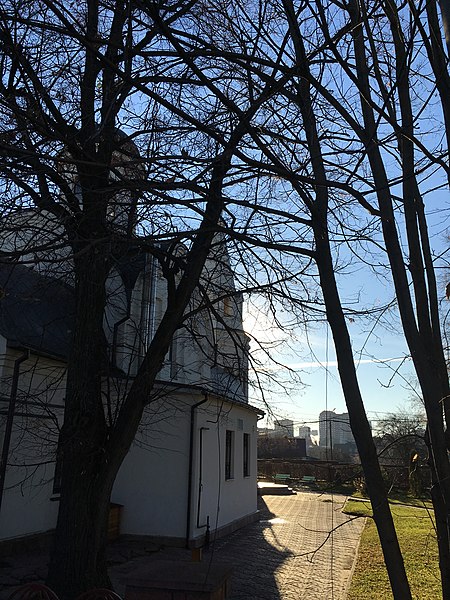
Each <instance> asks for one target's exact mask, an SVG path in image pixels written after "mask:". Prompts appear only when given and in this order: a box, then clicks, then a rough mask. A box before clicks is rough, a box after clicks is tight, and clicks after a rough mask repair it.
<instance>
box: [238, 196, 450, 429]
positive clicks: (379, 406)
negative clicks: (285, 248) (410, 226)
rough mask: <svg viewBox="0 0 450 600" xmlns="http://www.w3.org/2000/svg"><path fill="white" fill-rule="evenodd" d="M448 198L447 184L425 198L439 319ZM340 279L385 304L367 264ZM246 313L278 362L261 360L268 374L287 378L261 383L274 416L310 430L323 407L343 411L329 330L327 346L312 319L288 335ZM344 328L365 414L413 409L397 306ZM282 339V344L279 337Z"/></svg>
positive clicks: (350, 293) (348, 290) (369, 300)
mask: <svg viewBox="0 0 450 600" xmlns="http://www.w3.org/2000/svg"><path fill="white" fill-rule="evenodd" d="M449 199H450V194H449V192H448V190H445V191H439V192H435V193H434V194H433V196H432V197H429V198H428V218H429V229H430V235H431V238H432V244H433V247H434V253H435V256H436V257H440V258H438V259H437V260H436V266H437V267H438V269H437V278H438V295H439V297H440V301H441V307H440V308H441V313H442V315H443V317H445V315H446V313H447V312H448V310H449V308H450V302H449V301H448V300H447V299H446V298H445V284H446V282H447V281H449V280H450V269H449V267H448V256H447V253H448V247H449V242H448V234H447V231H448V227H449V222H448V214H447V211H448V205H449ZM339 283H340V289H341V295H342V297H343V298H345V299H352V298H353V299H356V300H354V301H355V305H354V307H355V308H363V307H364V306H366V307H369V306H383V305H384V304H386V303H388V302H390V301H392V300H393V291H392V286H391V285H390V283H389V280H388V279H386V280H384V279H377V278H376V277H375V276H374V274H373V272H370V270H365V269H362V268H358V267H355V270H354V271H353V272H351V271H349V272H348V274H347V275H345V274H344V275H341V276H340V279H339ZM250 313H251V314H250V315H247V317H246V319H245V322H244V327H245V328H246V330H247V331H250V332H252V334H253V335H254V337H255V338H257V339H258V340H260V341H262V342H265V343H267V344H268V345H269V347H270V346H271V349H270V350H269V354H270V355H271V356H272V358H274V359H275V360H276V361H277V363H279V364H278V365H270V364H269V362H267V361H265V363H266V364H267V365H268V367H267V368H268V371H269V374H270V376H271V377H273V379H274V380H278V381H280V382H282V383H284V384H285V389H282V388H281V387H278V386H277V385H276V384H274V383H273V382H272V383H271V384H269V385H268V386H267V387H268V389H267V390H266V394H265V398H266V400H267V402H268V404H269V406H270V409H271V411H272V412H273V415H274V417H278V418H291V419H293V420H294V421H295V422H298V423H299V424H301V423H306V424H310V425H311V427H313V428H315V425H314V421H317V419H318V415H319V413H320V412H321V411H322V410H325V409H326V408H327V409H328V410H333V409H335V410H336V412H346V410H347V409H346V406H345V400H344V397H343V393H342V389H341V385H340V381H339V375H338V371H337V367H336V362H335V358H336V357H335V353H334V346H333V341H332V337H331V332H330V333H329V334H328V350H327V325H326V324H325V323H321V324H315V325H314V326H311V327H308V328H306V329H305V330H303V331H300V330H299V331H296V332H295V339H292V338H291V339H289V338H288V336H287V335H285V334H283V333H282V332H281V331H280V330H279V329H276V328H274V327H273V325H272V322H271V319H270V316H268V315H267V313H266V312H264V310H262V311H258V309H256V312H255V309H254V308H253V309H250ZM447 318H448V317H447ZM444 322H445V321H444ZM348 326H349V331H350V335H351V338H352V344H353V348H354V353H355V361H356V364H357V372H358V378H359V382H360V387H361V391H362V395H363V399H364V403H365V406H366V411H367V412H368V415H369V418H370V419H371V420H373V421H374V423H376V419H377V418H382V417H383V416H384V415H385V413H392V412H397V411H398V410H402V409H403V410H406V411H409V412H416V411H417V410H418V406H417V404H414V401H413V399H414V398H416V399H417V392H416V390H415V387H416V385H417V384H416V379H415V375H414V369H413V365H412V362H411V360H410V358H409V352H408V349H407V346H406V343H405V340H404V337H403V332H402V330H401V326H400V323H399V321H398V315H397V314H396V311H395V308H393V309H392V310H390V311H389V312H386V313H384V314H383V315H382V316H381V318H380V319H379V321H378V322H375V321H374V320H371V319H363V318H360V319H358V318H355V320H353V319H351V320H349V321H348ZM281 340H283V341H284V343H280V341H281ZM281 365H286V367H289V368H290V369H291V370H292V373H293V380H292V377H291V376H290V374H289V371H288V369H287V368H286V369H283V368H282V366H281ZM289 379H291V381H289ZM259 399H260V394H259V393H255V394H253V397H252V398H251V399H250V401H253V402H254V403H255V402H258V400H259ZM416 402H417V400H416Z"/></svg>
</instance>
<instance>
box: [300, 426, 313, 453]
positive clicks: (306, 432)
mask: <svg viewBox="0 0 450 600" xmlns="http://www.w3.org/2000/svg"><path fill="white" fill-rule="evenodd" d="M297 437H299V438H303V439H304V440H306V447H307V448H308V447H309V446H311V445H312V441H311V427H308V426H307V425H302V426H301V427H299V428H298V435H297Z"/></svg>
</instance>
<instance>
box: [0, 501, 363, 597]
mask: <svg viewBox="0 0 450 600" xmlns="http://www.w3.org/2000/svg"><path fill="white" fill-rule="evenodd" d="M344 501H345V497H344V496H337V495H335V496H331V495H329V494H322V495H321V494H316V493H313V492H298V493H297V494H296V495H292V496H267V495H266V496H263V497H261V498H260V509H261V520H260V521H259V522H257V523H253V524H252V525H248V526H247V527H245V528H243V529H240V530H239V531H236V532H235V533H234V534H232V535H230V536H228V537H227V538H224V539H221V540H217V542H215V543H214V544H212V545H211V547H210V549H209V550H208V551H205V552H204V554H203V560H204V561H211V562H212V564H214V563H216V562H218V563H228V564H229V565H231V566H232V567H233V575H232V580H231V590H232V592H231V597H230V600H302V599H303V598H304V599H306V598H308V600H311V598H313V600H344V599H345V597H346V593H347V588H348V585H349V583H350V579H351V574H352V570H353V566H354V562H355V558H356V553H357V548H358V544H359V538H360V534H361V531H362V528H363V525H364V520H363V519H360V518H358V519H353V518H351V517H348V516H347V515H344V514H342V512H341V509H342V506H343V503H344ZM160 558H165V559H166V558H175V559H179V560H181V561H185V560H190V553H189V552H188V551H186V550H182V549H166V550H164V551H159V550H158V548H156V547H154V546H152V545H151V544H134V545H133V544H129V543H125V542H117V543H116V544H113V545H112V546H111V548H110V565H111V569H110V573H111V579H112V581H113V583H114V585H115V588H116V590H117V591H118V592H119V593H120V594H124V591H125V582H126V579H127V577H130V576H132V575H133V574H135V573H139V572H142V570H143V569H144V570H145V565H146V564H148V562H149V561H153V560H158V559H160ZM26 560H27V561H28V562H26V563H25V564H18V563H17V560H16V561H15V562H14V565H11V564H10V565H9V568H8V559H6V561H5V560H4V561H3V563H4V564H3V568H2V565H1V564H0V582H3V579H2V574H3V575H5V576H6V575H7V577H8V581H9V585H8V586H7V588H6V587H4V586H2V585H0V599H3V598H7V597H8V595H9V593H10V592H11V591H12V589H14V588H13V587H11V586H12V585H13V584H14V581H17V583H18V580H19V579H20V581H25V580H36V579H41V578H43V577H44V576H45V575H44V573H45V557H43V556H41V557H37V556H35V557H34V559H33V557H28V558H27V559H26ZM30 561H31V562H30ZM5 562H6V564H5ZM11 566H13V567H14V568H13V569H11ZM5 568H6V569H7V570H5ZM19 575H20V577H19ZM16 576H17V577H16ZM17 583H15V585H17ZM2 587H3V590H2Z"/></svg>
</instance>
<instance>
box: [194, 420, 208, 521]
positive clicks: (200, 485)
mask: <svg viewBox="0 0 450 600" xmlns="http://www.w3.org/2000/svg"><path fill="white" fill-rule="evenodd" d="M204 431H209V427H200V439H199V449H198V455H199V463H198V497H197V529H199V528H200V527H207V523H205V524H204V525H201V524H200V507H201V502H202V489H203V432H204Z"/></svg>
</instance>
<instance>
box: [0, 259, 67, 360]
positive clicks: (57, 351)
mask: <svg viewBox="0 0 450 600" xmlns="http://www.w3.org/2000/svg"><path fill="white" fill-rule="evenodd" d="M0 288H1V290H0V334H1V335H2V336H3V337H5V338H6V339H7V340H8V342H9V344H10V345H12V346H23V347H26V348H29V349H31V350H35V351H37V352H39V353H44V354H48V355H51V356H54V357H61V358H67V355H68V352H69V348H70V340H71V333H72V328H73V322H74V314H75V294H74V290H73V288H71V287H70V286H68V285H66V284H64V283H62V282H61V281H59V280H57V279H53V278H50V277H46V276H43V275H42V274H40V273H39V272H37V271H35V270H34V269H31V268H29V267H27V266H25V265H19V264H12V263H0Z"/></svg>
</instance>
